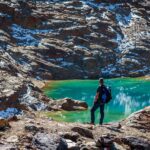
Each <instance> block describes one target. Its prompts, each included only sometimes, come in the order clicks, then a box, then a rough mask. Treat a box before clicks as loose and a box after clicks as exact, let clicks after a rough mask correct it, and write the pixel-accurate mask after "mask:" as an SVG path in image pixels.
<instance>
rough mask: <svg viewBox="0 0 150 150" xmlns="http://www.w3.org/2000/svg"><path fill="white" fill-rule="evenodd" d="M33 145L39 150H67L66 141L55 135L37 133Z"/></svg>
mask: <svg viewBox="0 0 150 150" xmlns="http://www.w3.org/2000/svg"><path fill="white" fill-rule="evenodd" d="M33 145H34V146H35V147H36V149H40V150H67V143H66V141H65V140H64V139H63V138H61V137H60V136H58V135H56V134H50V133H49V134H48V133H40V132H39V133H37V134H36V135H35V136H34V137H33Z"/></svg>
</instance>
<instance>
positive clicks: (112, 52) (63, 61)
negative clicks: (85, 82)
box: [0, 0, 150, 80]
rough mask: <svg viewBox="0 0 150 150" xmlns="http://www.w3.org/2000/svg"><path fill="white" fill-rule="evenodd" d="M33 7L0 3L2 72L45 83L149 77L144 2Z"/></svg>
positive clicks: (53, 3)
mask: <svg viewBox="0 0 150 150" xmlns="http://www.w3.org/2000/svg"><path fill="white" fill-rule="evenodd" d="M35 2H36V3H35ZM35 2H34V1H30V0H29V1H27V2H25V1H17V0H10V1H9V2H8V1H2V0H1V1H0V33H1V34H0V37H1V41H0V70H1V71H2V70H3V71H7V72H9V73H10V74H11V75H14V76H17V75H18V76H20V75H26V76H28V77H34V78H38V79H48V80H49V79H69V78H70V79H72V78H97V77H98V76H104V77H118V76H141V75H145V74H149V73H150V70H149V65H150V61H149V56H150V52H149V17H148V16H149V1H148V0H144V1H133V2H132V1H124V0H119V1H113V0H112V1H107V0H106V1H105V0H103V1H97V0H88V1H84V0H77V1H73V0H70V1H65V0H64V1H59V0H58V1H44V0H43V2H42V1H40V2H39V1H35ZM41 3H42V4H41ZM62 10H63V11H62Z"/></svg>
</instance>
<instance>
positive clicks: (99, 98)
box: [91, 78, 111, 125]
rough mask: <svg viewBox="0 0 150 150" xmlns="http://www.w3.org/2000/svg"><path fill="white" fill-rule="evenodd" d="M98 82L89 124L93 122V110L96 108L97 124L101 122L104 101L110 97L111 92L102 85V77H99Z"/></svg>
mask: <svg viewBox="0 0 150 150" xmlns="http://www.w3.org/2000/svg"><path fill="white" fill-rule="evenodd" d="M99 84H100V85H99V87H98V89H97V93H96V96H95V99H94V104H93V107H92V108H91V124H93V125H94V123H95V111H96V110H97V109H98V108H100V120H99V124H100V125H102V124H103V119H104V107H105V103H107V102H108V101H110V99H111V92H110V91H109V90H108V89H107V88H106V86H105V85H104V79H103V78H100V79H99Z"/></svg>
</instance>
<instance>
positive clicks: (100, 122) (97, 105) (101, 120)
mask: <svg viewBox="0 0 150 150" xmlns="http://www.w3.org/2000/svg"><path fill="white" fill-rule="evenodd" d="M104 106H105V104H100V103H99V102H96V103H94V105H93V107H92V108H91V123H93V124H94V122H95V111H96V110H97V109H98V108H100V120H99V124H103V119H104Z"/></svg>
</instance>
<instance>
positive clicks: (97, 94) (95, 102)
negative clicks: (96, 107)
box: [94, 92, 99, 103]
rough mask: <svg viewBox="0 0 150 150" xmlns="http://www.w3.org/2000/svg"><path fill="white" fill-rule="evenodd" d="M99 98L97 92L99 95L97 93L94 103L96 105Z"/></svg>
mask: <svg viewBox="0 0 150 150" xmlns="http://www.w3.org/2000/svg"><path fill="white" fill-rule="evenodd" d="M98 97H99V92H97V93H96V96H95V99H94V103H96V102H97V100H98Z"/></svg>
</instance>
